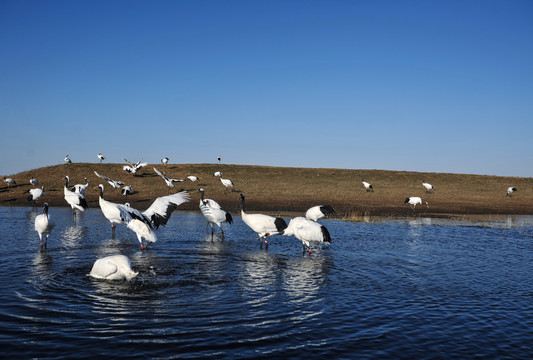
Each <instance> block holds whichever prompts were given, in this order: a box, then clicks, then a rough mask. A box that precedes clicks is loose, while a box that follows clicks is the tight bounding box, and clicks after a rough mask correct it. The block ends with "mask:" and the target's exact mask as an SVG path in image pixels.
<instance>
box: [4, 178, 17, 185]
mask: <svg viewBox="0 0 533 360" xmlns="http://www.w3.org/2000/svg"><path fill="white" fill-rule="evenodd" d="M4 182H5V183H6V184H7V187H11V186H13V185H15V184H16V182H15V180H13V179H12V178H8V177H5V176H4Z"/></svg>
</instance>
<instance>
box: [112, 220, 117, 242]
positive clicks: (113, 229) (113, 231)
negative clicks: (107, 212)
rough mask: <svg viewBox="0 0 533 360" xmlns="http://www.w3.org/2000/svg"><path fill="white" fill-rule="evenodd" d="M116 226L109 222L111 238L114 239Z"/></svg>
mask: <svg viewBox="0 0 533 360" xmlns="http://www.w3.org/2000/svg"><path fill="white" fill-rule="evenodd" d="M116 227H117V226H116V225H115V224H114V223H113V224H111V239H114V238H115V228H116Z"/></svg>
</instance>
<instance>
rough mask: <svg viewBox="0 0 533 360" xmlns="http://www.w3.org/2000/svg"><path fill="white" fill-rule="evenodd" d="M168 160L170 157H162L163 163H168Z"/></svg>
mask: <svg viewBox="0 0 533 360" xmlns="http://www.w3.org/2000/svg"><path fill="white" fill-rule="evenodd" d="M168 160H169V159H168V157H164V158H162V159H161V164H163V165H166V164H168Z"/></svg>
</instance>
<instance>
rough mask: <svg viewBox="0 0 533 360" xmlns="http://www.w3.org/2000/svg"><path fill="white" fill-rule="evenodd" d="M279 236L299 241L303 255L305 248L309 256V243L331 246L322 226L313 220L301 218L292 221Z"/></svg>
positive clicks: (329, 237)
mask: <svg viewBox="0 0 533 360" xmlns="http://www.w3.org/2000/svg"><path fill="white" fill-rule="evenodd" d="M281 235H287V236H294V237H295V238H297V239H298V240H300V241H301V242H302V246H303V252H304V253H305V249H306V247H307V249H308V251H309V254H311V248H310V243H311V241H313V242H320V243H328V244H331V236H330V235H329V231H328V229H327V228H326V227H325V226H324V225H320V224H319V223H317V222H314V221H313V220H309V219H306V218H304V217H301V216H299V217H295V218H294V219H292V220H291V221H290V222H289V226H287V228H286V229H285V230H284V231H282V232H281Z"/></svg>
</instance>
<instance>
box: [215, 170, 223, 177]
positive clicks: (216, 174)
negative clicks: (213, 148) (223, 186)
mask: <svg viewBox="0 0 533 360" xmlns="http://www.w3.org/2000/svg"><path fill="white" fill-rule="evenodd" d="M213 176H218V177H220V176H222V172H220V171H215V173H214V174H213Z"/></svg>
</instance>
